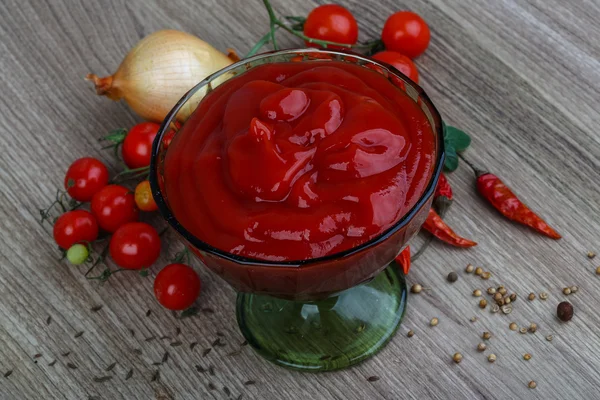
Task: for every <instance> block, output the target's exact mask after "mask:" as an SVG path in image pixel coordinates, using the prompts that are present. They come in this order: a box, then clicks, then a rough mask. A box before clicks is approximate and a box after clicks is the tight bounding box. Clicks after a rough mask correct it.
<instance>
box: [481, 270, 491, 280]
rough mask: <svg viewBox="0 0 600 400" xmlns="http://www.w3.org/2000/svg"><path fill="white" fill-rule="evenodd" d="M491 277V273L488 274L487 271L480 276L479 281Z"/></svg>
mask: <svg viewBox="0 0 600 400" xmlns="http://www.w3.org/2000/svg"><path fill="white" fill-rule="evenodd" d="M491 276H492V273H491V272H488V271H486V272H484V273H483V274H481V279H485V280H488V279H490V277H491Z"/></svg>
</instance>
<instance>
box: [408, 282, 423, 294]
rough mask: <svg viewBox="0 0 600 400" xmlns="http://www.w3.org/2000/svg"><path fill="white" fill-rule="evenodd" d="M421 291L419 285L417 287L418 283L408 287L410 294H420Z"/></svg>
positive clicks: (421, 288)
mask: <svg viewBox="0 0 600 400" xmlns="http://www.w3.org/2000/svg"><path fill="white" fill-rule="evenodd" d="M421 290H423V287H422V286H421V285H419V284H418V283H415V284H414V285H412V286H411V287H410V291H411V292H412V293H421Z"/></svg>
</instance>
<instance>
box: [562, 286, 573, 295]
mask: <svg viewBox="0 0 600 400" xmlns="http://www.w3.org/2000/svg"><path fill="white" fill-rule="evenodd" d="M562 292H563V294H564V295H567V296H568V295H570V294H571V289H570V288H568V287H566V288H564V289H563V290H562Z"/></svg>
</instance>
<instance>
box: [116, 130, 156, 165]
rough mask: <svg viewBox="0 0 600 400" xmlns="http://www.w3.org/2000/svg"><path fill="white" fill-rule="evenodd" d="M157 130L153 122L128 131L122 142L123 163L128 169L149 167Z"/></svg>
mask: <svg viewBox="0 0 600 400" xmlns="http://www.w3.org/2000/svg"><path fill="white" fill-rule="evenodd" d="M159 128H160V125H158V124H155V123H154V122H142V123H141V124H137V125H135V126H134V127H133V128H131V129H130V130H129V132H128V133H127V136H125V140H124V141H123V161H125V164H126V165H127V166H128V167H129V168H131V169H133V168H142V167H147V166H148V165H150V156H151V154H152V142H153V141H154V137H155V136H156V134H157V133H158V129H159Z"/></svg>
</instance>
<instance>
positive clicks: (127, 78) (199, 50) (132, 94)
mask: <svg viewBox="0 0 600 400" xmlns="http://www.w3.org/2000/svg"><path fill="white" fill-rule="evenodd" d="M231 63H232V60H231V59H230V58H229V57H227V56H226V55H225V54H223V53H221V52H219V51H218V50H217V49H215V48H214V47H212V46H211V45H209V44H208V43H206V42H204V41H202V40H200V39H199V38H197V37H196V36H194V35H190V34H189V33H185V32H181V31H176V30H161V31H157V32H154V33H152V34H150V35H148V36H146V37H145V38H143V39H142V40H141V41H139V42H138V43H137V44H136V45H135V47H134V48H133V49H131V51H130V52H129V53H128V54H127V56H126V57H125V59H124V60H123V62H122V63H121V65H120V66H119V68H118V69H117V72H115V73H114V74H113V75H110V76H106V77H103V78H100V77H98V76H96V75H94V74H89V75H88V76H87V77H86V79H88V80H91V81H93V82H94V85H95V86H96V93H97V94H99V95H102V96H106V97H108V98H109V99H111V100H115V101H117V100H120V99H124V100H125V101H126V102H127V104H128V105H129V106H130V107H131V108H132V109H133V111H135V112H136V114H138V115H139V116H140V117H142V118H144V119H146V120H149V121H156V122H161V121H162V120H163V119H164V118H165V116H166V115H167V113H168V112H169V111H171V109H172V108H173V107H174V106H175V104H176V103H177V101H179V99H181V97H182V96H183V95H184V94H185V93H186V92H187V91H188V90H190V89H191V88H192V87H194V86H195V85H196V84H197V83H199V82H200V81H201V80H203V79H204V78H206V77H207V76H208V75H210V74H212V73H214V72H216V71H218V70H220V69H222V68H224V67H226V66H228V65H230V64H231Z"/></svg>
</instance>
